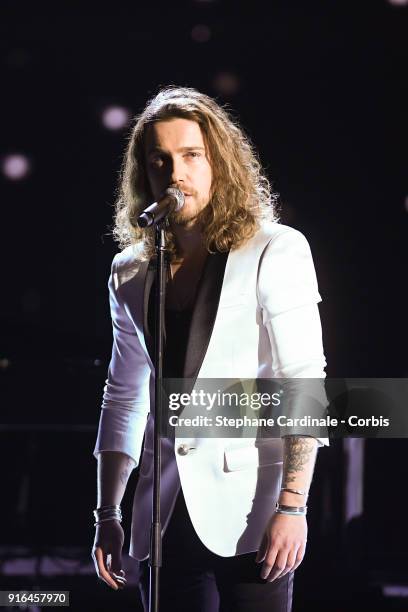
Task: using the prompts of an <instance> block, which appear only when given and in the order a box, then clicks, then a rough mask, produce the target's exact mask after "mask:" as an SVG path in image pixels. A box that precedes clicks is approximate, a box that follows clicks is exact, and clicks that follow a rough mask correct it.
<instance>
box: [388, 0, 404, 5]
mask: <svg viewBox="0 0 408 612" xmlns="http://www.w3.org/2000/svg"><path fill="white" fill-rule="evenodd" d="M388 2H389V3H390V4H392V5H393V6H407V5H408V0H388Z"/></svg>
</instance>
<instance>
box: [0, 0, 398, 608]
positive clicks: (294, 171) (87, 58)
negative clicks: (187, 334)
mask: <svg viewBox="0 0 408 612" xmlns="http://www.w3.org/2000/svg"><path fill="white" fill-rule="evenodd" d="M407 15H408V7H407V6H397V5H394V4H392V3H391V2H387V1H386V0H372V1H364V0H362V1H359V2H355V1H351V0H337V1H329V0H327V1H323V0H320V1H309V2H301V1H300V0H299V1H292V2H285V1H283V0H279V1H275V2H258V1H251V2H237V1H235V2H233V1H226V0H212V1H211V0H201V1H198V0H196V1H194V0H189V1H185V2H183V1H181V2H173V3H170V2H150V3H147V2H128V1H123V2H116V3H112V4H110V3H107V4H106V5H102V3H96V2H84V3H80V2H67V1H65V2H54V3H51V2H50V3H48V2H36V3H31V2H27V1H13V2H12V1H6V0H3V2H2V6H1V17H2V19H1V25H0V32H1V61H2V81H1V82H2V85H3V87H2V92H3V93H2V102H3V107H2V108H3V110H2V113H1V115H0V117H1V123H2V126H1V128H2V130H1V131H2V141H1V145H0V147H1V148H0V157H1V161H2V164H4V162H5V160H6V159H7V156H9V155H13V154H16V153H18V154H22V155H25V156H26V157H27V158H28V160H29V163H30V172H29V173H28V175H27V176H26V177H25V178H23V179H22V180H10V179H8V178H7V177H6V176H5V175H4V173H3V174H1V175H0V181H1V188H2V225H1V247H0V248H1V261H2V264H3V265H2V284H1V286H2V299H1V301H0V334H1V335H0V366H1V367H0V375H1V376H0V383H1V398H0V399H1V417H0V419H1V423H2V425H1V430H0V436H1V437H0V452H1V457H0V459H1V462H2V466H3V468H2V479H3V483H4V484H3V486H2V491H3V492H4V496H3V499H4V502H3V503H2V505H1V510H0V512H1V515H2V526H3V527H6V529H4V530H2V531H3V534H2V535H1V537H0V546H2V544H4V545H3V547H2V549H1V550H2V565H0V569H1V567H3V578H2V580H3V586H2V588H11V587H12V586H13V585H17V586H16V588H20V586H21V587H26V588H29V587H30V586H32V584H34V583H32V582H31V581H32V580H34V581H35V580H37V583H36V584H38V585H39V586H42V588H45V586H44V585H45V584H46V583H47V580H51V578H47V579H46V578H45V577H44V575H43V574H42V573H41V568H40V570H38V565H37V570H36V573H35V572H34V577H33V575H32V574H30V576H31V577H30V578H28V577H25V578H24V577H23V578H21V576H20V574H22V573H23V572H20V574H18V572H17V573H16V574H15V576H14V575H13V576H12V575H11V574H10V570H9V567H10V566H9V565H6V563H7V562H8V561H10V559H12V558H17V557H18V556H19V555H18V554H17V552H16V550H15V546H16V545H20V546H22V547H23V548H24V551H25V552H24V553H23V552H21V554H20V558H21V556H24V555H25V556H26V558H27V559H28V558H36V559H37V560H38V559H39V558H41V555H43V556H44V555H46V554H49V555H51V553H53V554H54V556H55V554H56V550H57V551H58V553H59V554H60V556H61V555H62V556H65V557H69V555H70V554H71V555H72V558H73V559H74V560H75V559H79V561H80V565H79V566H78V567H85V566H86V563H88V562H89V550H90V547H91V545H92V528H91V523H92V518H91V514H90V511H91V510H92V508H93V507H94V503H95V467H96V463H95V461H94V459H93V457H92V450H93V445H94V442H95V432H96V424H97V420H98V415H99V406H100V400H101V394H102V387H103V383H104V379H105V375H106V368H107V364H108V360H109V355H110V348H111V327H110V318H109V310H108V299H107V297H108V296H107V279H108V274H109V268H110V263H111V259H112V257H113V255H114V254H115V252H116V251H117V247H116V245H115V244H114V242H113V240H112V238H111V235H110V226H111V223H112V212H113V203H114V200H115V189H116V186H117V179H118V173H119V170H120V165H121V159H122V155H123V151H124V147H125V145H126V140H127V134H128V127H125V128H124V129H120V130H115V131H113V130H108V129H106V128H105V127H104V125H103V124H102V115H103V112H104V110H106V108H108V107H109V106H121V107H124V108H127V109H129V111H130V113H131V114H132V115H134V114H136V113H137V112H140V110H141V109H142V108H143V106H144V104H145V102H146V100H147V98H148V97H150V96H152V95H154V94H155V93H156V92H157V90H158V88H159V87H160V86H161V85H168V84H176V85H186V86H192V87H196V88H198V89H199V90H201V91H203V92H205V93H207V94H209V95H211V96H214V97H216V98H217V99H218V101H219V102H221V103H227V104H228V105H229V106H230V108H231V109H232V110H233V112H234V114H235V116H236V117H237V118H238V119H239V121H240V122H241V123H242V125H243V126H244V128H245V130H246V131H247V133H248V134H249V136H250V137H251V139H252V140H253V142H254V143H255V144H256V146H257V148H258V151H259V154H260V157H261V160H262V163H263V165H264V167H265V168H266V171H267V174H268V177H269V178H270V179H271V181H272V182H273V186H274V188H275V190H276V191H277V192H278V193H279V194H280V202H281V206H282V213H281V217H282V222H284V223H287V224H289V225H292V226H293V227H296V228H297V229H299V230H301V231H302V232H304V233H305V235H306V236H307V238H308V240H309V242H310V244H311V248H312V252H313V256H314V261H315V265H316V270H317V276H318V280H319V288H320V293H321V295H322V298H323V302H322V304H321V305H320V312H321V317H322V324H323V332H324V344H325V351H326V357H327V362H328V367H327V375H328V376H332V377H343V376H344V377H363V376H364V377H406V376H408V360H407V350H406V347H407V331H406V329H407V326H406V319H407V312H408V311H407V301H406V285H407V272H406V270H407V263H408V258H407V248H406V245H407V229H408V200H407V195H408V194H407V186H406V175H405V172H404V171H405V164H406V134H405V136H404V131H403V127H404V123H403V117H404V115H405V114H406V112H405V113H404V111H405V110H406V106H407V100H406V97H405V98H404V89H405V83H406V76H405V75H406V71H407V63H406V56H407V45H406V40H407ZM197 26H205V27H206V28H207V30H205V28H204V29H203V28H201V30H200V28H198V30H197ZM197 32H198V34H199V33H200V32H201V33H203V32H204V34H203V36H204V37H205V36H207V38H208V40H206V41H203V42H199V41H197V40H196V38H197V36H198V34H197ZM406 452H407V446H406V441H405V440H399V441H393V440H387V441H385V440H382V441H368V442H367V444H366V449H365V456H364V457H365V458H364V462H365V463H364V465H365V489H364V491H365V492H364V504H365V506H364V515H363V518H364V520H363V519H361V520H360V521H357V525H355V524H354V523H353V524H352V525H351V526H350V525H347V524H345V522H344V515H343V506H344V494H343V490H344V486H345V475H344V458H345V452H344V448H343V447H342V443H341V441H336V442H335V443H334V444H333V445H332V447H331V448H330V449H329V450H327V449H326V450H324V451H323V452H321V456H320V458H319V465H318V469H317V472H316V476H315V480H314V485H313V487H314V491H315V496H316V503H315V506H314V507H315V510H314V513H315V514H314V515H313V514H312V516H311V518H310V525H311V531H312V532H313V534H314V535H313V538H314V544H313V546H310V550H309V552H308V555H309V557H308V558H307V560H306V561H305V562H304V564H303V566H302V567H301V569H300V570H299V571H298V572H297V574H298V575H299V577H298V585H299V586H298V595H297V596H296V597H297V599H295V606H296V610H297V611H300V610H306V609H308V606H311V605H312V604H313V605H317V606H318V605H320V604H321V605H322V606H323V608H322V609H325V608H324V606H325V605H328V604H330V606H331V609H332V610H337V609H338V610H343V607H342V606H343V603H342V602H344V597H345V595H344V593H345V586H344V585H347V587H348V588H349V589H350V588H351V591H352V592H353V598H352V600H350V602H351V601H354V602H355V601H357V599H358V597H360V596H361V598H362V601H363V600H364V601H365V602H367V601H370V602H371V604H370V605H371V606H372V609H377V608H375V605H377V604H378V606H379V607H378V610H388V609H390V610H391V609H397V606H399V605H401V606H404V602H405V605H406V608H407V609H408V603H407V601H408V600H406V599H405V600H403V599H401V598H399V597H393V598H387V599H384V598H383V595H381V593H382V592H383V591H381V585H384V584H385V583H392V584H394V585H405V588H406V587H407V586H408V577H407V573H406V572H404V571H403V570H402V568H403V567H404V565H405V568H406V567H408V563H407V561H408V558H407V557H406V556H405V557H404V556H401V555H403V553H402V552H401V551H400V550H399V547H398V544H400V543H401V540H400V538H401V537H402V536H401V533H402V535H403V536H404V537H406V533H405V532H406V527H404V526H403V525H404V524H403V523H402V520H403V518H404V517H403V514H402V512H400V511H399V509H398V508H399V505H400V504H403V503H404V501H405V496H404V494H403V493H401V491H400V489H401V484H402V482H403V480H404V477H405V476H406V474H405V472H404V469H405V470H406V467H405V464H406V459H405V457H406ZM404 475H405V476H404ZM322 487H323V489H324V491H325V497H324V499H323V501H322V498H321V496H319V492H320V491H321V490H322ZM316 492H317V494H316ZM387 502H390V503H391V502H392V504H393V512H392V517H391V516H390V514H388V513H387V512H386V511H384V510H383V507H384V504H386V503H387ZM126 503H129V500H127V502H126V500H125V505H126ZM380 505H381V511H380ZM399 520H401V523H400V522H398V521H399ZM390 522H392V524H393V525H394V527H393V529H394V530H395V531H396V534H395V538H394V539H392V537H388V534H389V533H391V532H392V533H393V530H391V532H390V531H389V529H390V528H389V523H390ZM350 533H351V538H350ZM397 534H398V535H397ZM311 539H312V536H311ZM69 546H71V547H72V546H76V547H78V551H80V552H78V553H76V552H75V551H74V552H72V550H71V549H70V548H69ZM70 551H71V552H70ZM351 557H352V558H353V559H354V561H352V560H350V558H351ZM81 563H82V565H81ZM21 567H22V566H21ZM78 571H79V570H78ZM343 572H344V574H343ZM63 575H64V574H63V573H62V574H61V575H60V577H59V578H58V579H57V580H56V581H54V582H52V581H51V582H50V584H52V588H57V586H61V585H64V586H65V588H66V589H70V590H71V592H72V593H73V594H74V595H75V602H76V603H75V606H74V604H73V605H72V606H71V607H72V608H73V609H78V610H80V609H87V608H88V607H89V601H88V600H87V597H88V595H87V593H89V597H90V601H92V602H93V603H92V608H93V609H94V610H96V609H97V608H98V606H99V608H98V609H101V610H102V609H103V605H104V604H103V603H102V600H103V601H104V602H105V605H106V606H107V608H106V609H110V606H111V603H110V602H111V600H110V599H109V596H110V595H111V594H110V593H107V589H106V590H104V585H99V584H96V581H95V579H94V577H93V576H92V575H91V574H89V575H88V576H87V577H85V578H83V581H84V583H83V585H82V586H81V589H80V590H78V588H79V587H78V584H79V581H80V577H79V576H78V575H75V573H73V575H71V576H70V577H68V578H63ZM19 576H20V578H19ZM27 576H29V572H28V570H27ZM64 581H65V582H64ZM342 581H344V582H342ZM310 585H314V587H315V588H311V586H310ZM324 585H326V588H324ZM327 585H329V587H328V586H327ZM350 585H352V586H350ZM379 585H380V586H379ZM61 588H62V587H61ZM133 588H134V589H135V587H133ZM401 588H402V587H401ZM87 589H88V591H87ZM401 592H402V591H401ZM129 593H131V595H132V597H133V602H135V598H136V594H135V591H132V588H130V589H129ZM112 595H116V594H112ZM119 597H122V599H121V600H120V601H121V603H122V606H123V608H122V609H125V606H126V605H127V599H126V597H129V601H131V597H130V596H126V595H125V593H121V594H119ZM98 598H99V599H100V600H101V601H99V599H98ZM106 598H108V599H106ZM370 598H372V599H370ZM114 601H116V602H118V601H119V600H118V599H116V600H115V599H112V602H114ZM81 602H82V603H81ZM350 602H347V603H345V604H344V605H347V607H348V609H349V610H351V608H350V605H351V604H350ZM112 605H113V603H112ZM336 605H337V607H335V606H336ZM393 606H395V607H393ZM398 609H405V608H404V607H401V608H398Z"/></svg>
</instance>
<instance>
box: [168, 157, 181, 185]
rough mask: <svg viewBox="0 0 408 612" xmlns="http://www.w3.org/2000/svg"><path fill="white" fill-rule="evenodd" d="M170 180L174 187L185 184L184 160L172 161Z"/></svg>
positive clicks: (175, 159) (174, 159)
mask: <svg viewBox="0 0 408 612" xmlns="http://www.w3.org/2000/svg"><path fill="white" fill-rule="evenodd" d="M170 180H171V184H172V185H173V184H175V185H177V184H178V183H180V182H184V167H183V162H182V160H180V159H177V158H173V159H172V160H171V168H170Z"/></svg>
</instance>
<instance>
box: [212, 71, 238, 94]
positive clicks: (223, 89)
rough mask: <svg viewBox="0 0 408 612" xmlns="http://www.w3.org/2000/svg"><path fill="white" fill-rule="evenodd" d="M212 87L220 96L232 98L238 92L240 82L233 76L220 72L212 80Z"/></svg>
mask: <svg viewBox="0 0 408 612" xmlns="http://www.w3.org/2000/svg"><path fill="white" fill-rule="evenodd" d="M213 86H214V89H215V90H216V91H217V92H218V93H219V94H221V95H222V96H233V95H235V94H236V93H237V92H238V90H239V88H240V82H239V79H238V77H237V76H236V75H235V74H232V73H231V72H220V73H219V74H217V76H216V77H215V78H214V81H213Z"/></svg>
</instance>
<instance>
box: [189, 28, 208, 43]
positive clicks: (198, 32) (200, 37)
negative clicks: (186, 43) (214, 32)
mask: <svg viewBox="0 0 408 612" xmlns="http://www.w3.org/2000/svg"><path fill="white" fill-rule="evenodd" d="M191 38H192V39H193V40H194V42H198V43H204V42H208V41H209V40H210V38H211V30H210V28H209V27H208V26H206V25H203V24H198V25H196V26H194V28H193V29H192V30H191Z"/></svg>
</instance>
